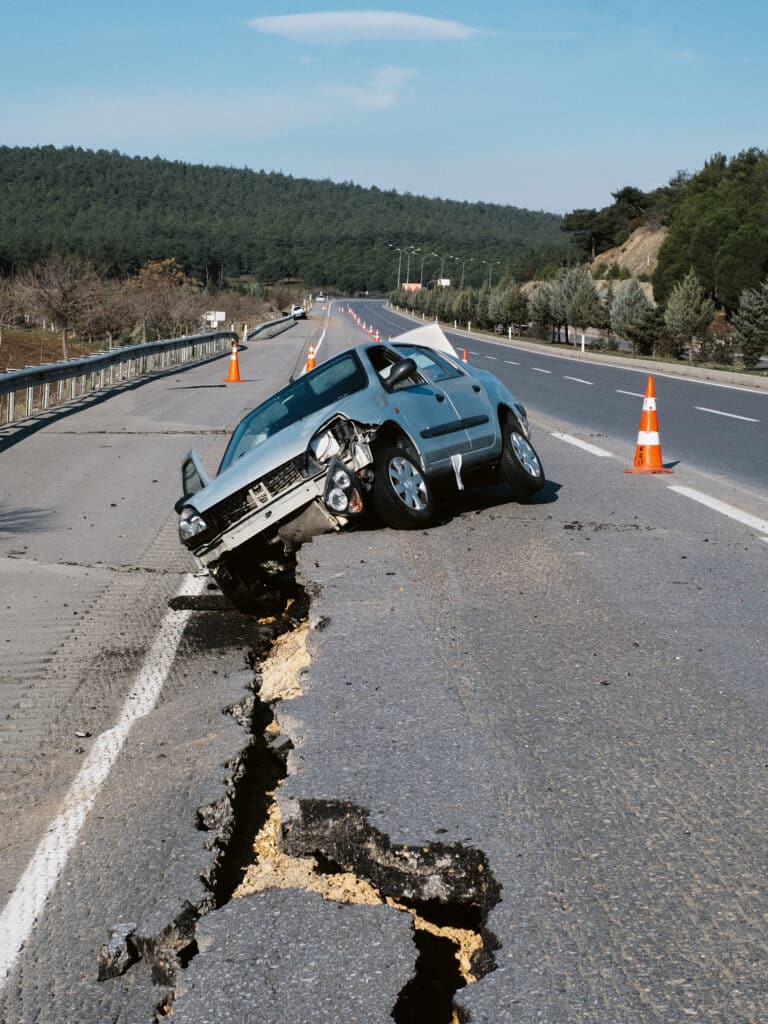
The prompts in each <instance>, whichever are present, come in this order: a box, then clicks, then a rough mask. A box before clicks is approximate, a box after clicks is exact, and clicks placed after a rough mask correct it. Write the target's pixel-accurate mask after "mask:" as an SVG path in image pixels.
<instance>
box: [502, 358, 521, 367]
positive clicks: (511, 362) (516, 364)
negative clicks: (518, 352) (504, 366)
mask: <svg viewBox="0 0 768 1024" xmlns="http://www.w3.org/2000/svg"><path fill="white" fill-rule="evenodd" d="M504 362H505V363H509V365H510V366H519V365H520V363H516V362H515V360H514V359H505V360H504Z"/></svg>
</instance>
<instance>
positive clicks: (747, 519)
mask: <svg viewBox="0 0 768 1024" xmlns="http://www.w3.org/2000/svg"><path fill="white" fill-rule="evenodd" d="M669 489H670V491H674V492H675V494H682V495H683V497H685V498H690V499H691V500H692V501H698V502H699V504H700V505H706V506H707V508H711V509H713V511H715V512H719V513H720V514H721V515H724V516H728V518H729V519H735V520H736V522H738V523H742V524H743V525H744V526H749V527H750V529H752V530H757V532H758V533H762V534H765V536H764V537H763V540H768V520H766V519H759V518H758V517H757V516H753V515H750V513H749V512H742V510H741V509H740V508H735V507H734V506H733V505H728V504H726V503H725V502H724V501H720V500H719V499H718V498H711V497H710V496H709V495H708V494H702V492H701V491H696V490H694V489H693V487H680V486H678V485H676V484H671V485H669Z"/></svg>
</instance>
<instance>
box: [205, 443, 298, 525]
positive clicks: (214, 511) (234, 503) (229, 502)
mask: <svg viewBox="0 0 768 1024" xmlns="http://www.w3.org/2000/svg"><path fill="white" fill-rule="evenodd" d="M305 467H306V455H303V454H302V455H298V456H297V457H296V458H295V459H291V460H290V462H285V463H283V465H282V466H278V468H277V469H273V470H272V472H271V473H267V475H266V476H264V477H262V478H261V480H255V481H254V482H253V483H252V484H248V486H247V487H242V488H241V489H240V490H239V491H235V493H234V494H230V496H229V497H228V498H225V499H224V500H223V501H220V502H219V504H218V505H214V506H213V508H210V509H208V511H207V512H205V513H204V515H205V520H206V522H207V523H208V525H209V528H210V529H211V530H212V531H213V532H214V533H221V532H222V531H223V530H226V529H228V528H229V527H230V526H232V525H234V524H235V523H237V522H238V521H239V520H240V519H242V518H243V516H245V515H247V514H248V513H249V512H253V510H254V509H257V508H262V507H263V506H265V505H267V504H269V502H270V501H272V500H273V499H274V498H276V497H278V495H280V494H282V493H283V491H287V490H290V488H292V487H295V486H296V485H297V484H299V483H301V481H302V480H303V479H304V475H303V473H302V470H304V469H305Z"/></svg>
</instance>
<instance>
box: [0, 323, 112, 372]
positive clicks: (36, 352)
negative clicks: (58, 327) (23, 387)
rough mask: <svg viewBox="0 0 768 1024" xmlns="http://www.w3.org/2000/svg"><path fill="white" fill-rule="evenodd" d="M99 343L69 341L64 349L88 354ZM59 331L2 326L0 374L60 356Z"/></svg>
mask: <svg viewBox="0 0 768 1024" xmlns="http://www.w3.org/2000/svg"><path fill="white" fill-rule="evenodd" d="M102 347H106V346H102V345H87V344H83V343H82V342H77V341H68V342H67V351H68V352H69V355H70V357H72V356H90V355H93V353H94V352H98V351H100V350H101V348H102ZM62 358H63V356H62V350H61V333H60V332H59V331H56V332H55V333H52V332H49V331H40V330H37V331H32V330H29V331H19V330H14V329H13V328H11V329H9V328H7V327H6V328H5V329H4V330H3V332H2V344H0V373H3V372H4V371H5V370H23V369H24V367H25V366H42V365H43V363H56V362H58V361H59V360H60V359H62Z"/></svg>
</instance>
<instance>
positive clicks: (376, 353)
mask: <svg viewBox="0 0 768 1024" xmlns="http://www.w3.org/2000/svg"><path fill="white" fill-rule="evenodd" d="M366 351H367V354H368V358H369V359H370V361H371V365H372V366H373V368H374V370H375V371H376V372H377V374H378V375H379V379H380V380H381V382H382V384H383V385H384V387H385V388H386V387H387V385H386V381H387V380H388V378H389V375H390V373H391V372H392V367H393V366H394V365H395V363H399V362H400V360H401V359H404V358H405V356H406V353H401V352H393V351H392V350H391V349H389V348H387V347H386V345H372V346H371V347H370V348H369V349H367V350H366ZM423 383H424V378H423V377H422V376H421V375H420V374H414V375H412V376H411V377H408V378H407V379H406V380H404V381H401V382H400V383H399V384H397V385H395V387H394V388H393V389H392V390H393V391H402V390H403V388H412V387H413V386H414V385H415V384H423ZM387 390H389V388H387Z"/></svg>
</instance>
